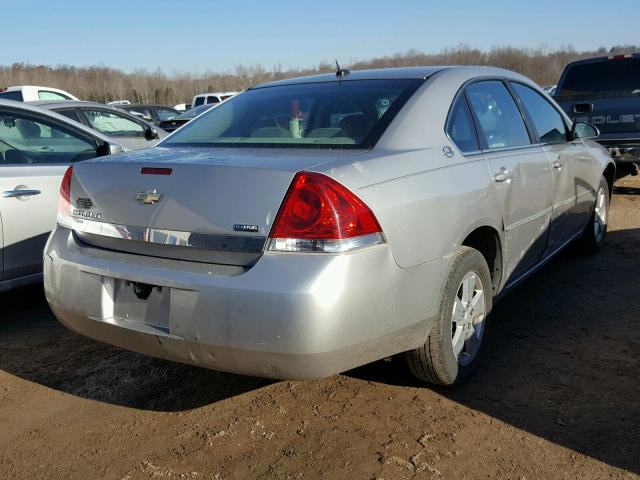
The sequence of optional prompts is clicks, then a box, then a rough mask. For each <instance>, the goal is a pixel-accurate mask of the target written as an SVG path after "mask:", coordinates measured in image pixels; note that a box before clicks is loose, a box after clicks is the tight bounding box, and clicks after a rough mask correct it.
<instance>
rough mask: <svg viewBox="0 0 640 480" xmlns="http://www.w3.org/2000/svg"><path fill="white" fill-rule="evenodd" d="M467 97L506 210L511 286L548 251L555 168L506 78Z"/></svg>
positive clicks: (477, 86) (472, 89) (470, 90)
mask: <svg viewBox="0 0 640 480" xmlns="http://www.w3.org/2000/svg"><path fill="white" fill-rule="evenodd" d="M466 95H467V98H468V100H469V104H470V106H471V110H472V112H473V116H474V119H475V122H476V124H477V126H478V133H479V135H480V143H481V148H482V149H483V151H484V152H485V154H486V159H487V162H488V164H489V170H490V172H491V176H492V177H493V180H494V184H493V185H494V188H495V192H496V195H497V197H498V200H499V203H500V205H501V206H502V217H503V222H504V230H505V237H506V252H505V253H506V255H505V258H506V270H507V271H506V274H507V283H509V282H510V281H513V280H516V279H517V278H518V277H519V276H520V275H521V274H523V273H525V272H526V271H527V270H529V269H530V268H532V267H533V266H534V265H535V264H536V263H537V262H538V261H540V259H541V258H542V255H543V253H544V250H545V247H546V243H547V230H548V227H549V221H550V218H551V204H552V179H551V168H550V166H549V162H548V160H547V154H546V152H545V151H544V149H543V148H542V147H541V146H540V145H537V144H534V143H533V142H532V136H531V134H530V132H529V131H528V128H527V125H526V123H525V120H524V118H523V115H522V113H521V111H520V110H519V109H518V107H517V105H516V102H515V101H514V98H513V97H512V96H511V94H510V92H509V90H508V89H507V87H506V85H505V84H504V83H503V82H502V81H501V80H483V81H479V82H475V83H472V84H471V85H468V86H467V87H466Z"/></svg>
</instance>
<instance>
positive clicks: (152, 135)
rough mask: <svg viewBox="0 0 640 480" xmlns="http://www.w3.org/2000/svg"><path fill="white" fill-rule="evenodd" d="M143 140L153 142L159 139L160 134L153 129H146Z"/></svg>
mask: <svg viewBox="0 0 640 480" xmlns="http://www.w3.org/2000/svg"><path fill="white" fill-rule="evenodd" d="M144 138H146V139H147V140H155V139H156V138H160V134H159V133H158V130H156V129H155V128H153V127H147V129H146V130H145V131H144Z"/></svg>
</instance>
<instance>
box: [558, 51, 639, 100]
mask: <svg viewBox="0 0 640 480" xmlns="http://www.w3.org/2000/svg"><path fill="white" fill-rule="evenodd" d="M636 90H640V58H629V59H625V60H608V61H603V62H594V63H583V64H578V65H574V66H572V67H569V70H568V71H567V74H566V75H565V77H564V81H563V82H562V85H561V86H560V90H559V91H558V92H556V96H558V97H571V96H581V95H597V96H616V95H623V96H627V95H631V94H632V92H634V91H636Z"/></svg>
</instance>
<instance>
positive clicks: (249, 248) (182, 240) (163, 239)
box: [58, 217, 266, 253]
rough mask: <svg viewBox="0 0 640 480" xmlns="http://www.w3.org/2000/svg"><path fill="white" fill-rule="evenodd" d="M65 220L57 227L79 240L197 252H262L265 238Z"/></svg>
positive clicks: (73, 218)
mask: <svg viewBox="0 0 640 480" xmlns="http://www.w3.org/2000/svg"><path fill="white" fill-rule="evenodd" d="M59 220H60V218H59ZM65 220H66V221H64V222H62V223H61V222H60V221H58V223H60V224H61V225H63V226H67V227H68V228H71V229H72V230H73V231H74V232H76V233H78V234H80V237H82V234H88V235H99V236H102V237H109V238H117V239H121V240H132V241H136V242H144V243H153V244H159V245H175V246H178V247H190V248H198V249H200V250H214V251H223V252H243V253H259V252H262V250H263V248H264V244H265V241H266V237H258V236H249V235H226V234H212V233H197V232H184V231H180V230H168V229H164V228H149V227H136V226H130V225H117V224H113V223H107V222H97V221H95V220H86V219H83V218H78V217H72V218H69V217H66V219H65Z"/></svg>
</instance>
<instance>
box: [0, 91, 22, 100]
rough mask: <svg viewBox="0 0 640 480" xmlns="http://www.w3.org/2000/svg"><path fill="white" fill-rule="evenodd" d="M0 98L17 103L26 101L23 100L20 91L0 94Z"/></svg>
mask: <svg viewBox="0 0 640 480" xmlns="http://www.w3.org/2000/svg"><path fill="white" fill-rule="evenodd" d="M0 98H1V99H3V100H15V101H16V102H21V101H22V100H24V99H23V98H22V92H21V91H20V90H15V91H12V92H2V93H0Z"/></svg>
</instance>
